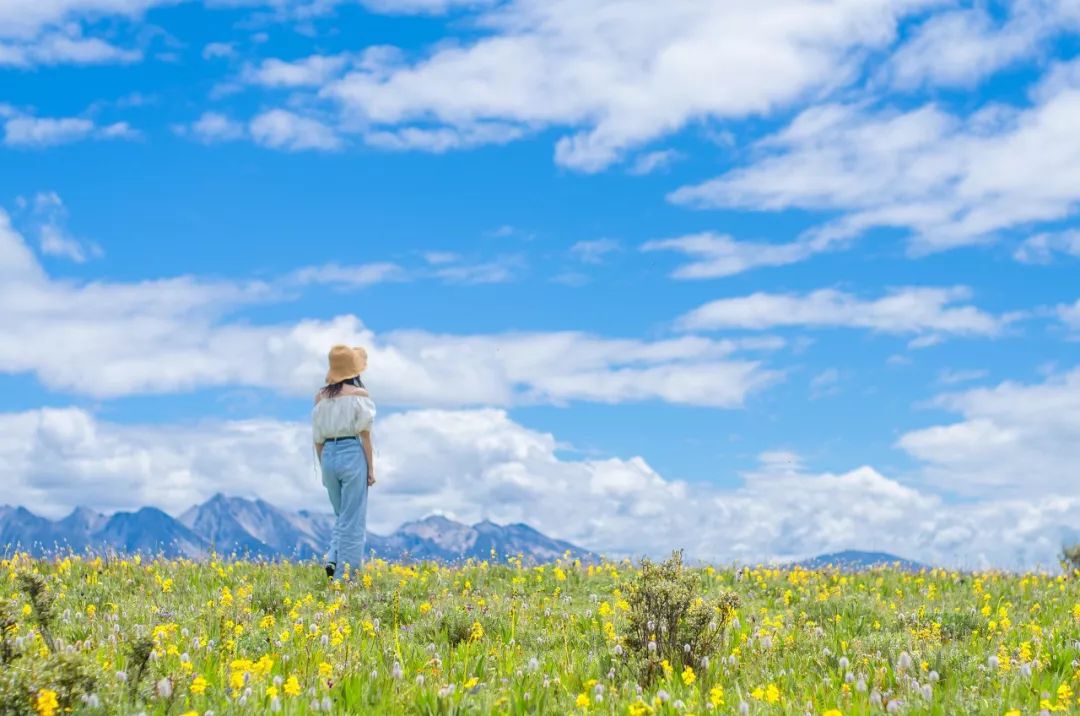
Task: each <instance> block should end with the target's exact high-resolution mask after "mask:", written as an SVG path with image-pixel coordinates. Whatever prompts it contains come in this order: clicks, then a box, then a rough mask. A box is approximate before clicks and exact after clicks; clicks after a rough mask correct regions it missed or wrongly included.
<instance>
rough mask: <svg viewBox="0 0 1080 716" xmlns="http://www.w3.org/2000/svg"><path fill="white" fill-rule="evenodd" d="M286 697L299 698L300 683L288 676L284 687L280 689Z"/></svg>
mask: <svg viewBox="0 0 1080 716" xmlns="http://www.w3.org/2000/svg"><path fill="white" fill-rule="evenodd" d="M282 688H283V690H284V691H285V695H286V696H299V695H300V682H299V681H297V679H296V677H295V676H290V677H289V678H288V679H287V680H286V681H285V686H283V687H282Z"/></svg>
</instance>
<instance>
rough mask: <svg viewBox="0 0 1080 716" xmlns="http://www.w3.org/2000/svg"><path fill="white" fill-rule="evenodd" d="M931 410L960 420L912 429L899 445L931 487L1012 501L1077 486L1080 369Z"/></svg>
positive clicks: (976, 393)
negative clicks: (1006, 497) (1009, 497)
mask: <svg viewBox="0 0 1080 716" xmlns="http://www.w3.org/2000/svg"><path fill="white" fill-rule="evenodd" d="M936 405H937V406H938V407H941V408H943V409H946V410H949V411H952V412H955V413H959V414H960V416H961V420H959V421H957V422H954V423H950V424H946V425H934V426H931V427H927V428H923V429H920V430H913V431H911V432H908V433H906V434H904V435H903V436H902V437H901V438H900V440H899V442H898V445H899V447H900V448H902V449H904V450H906V451H907V452H908V453H910V454H911V455H912V456H913V457H915V458H916V459H918V460H919V461H920V462H922V463H923V464H924V469H923V473H924V477H925V479H926V480H927V481H928V482H929V483H932V484H934V485H938V486H941V487H942V488H945V489H949V490H952V491H955V492H958V493H962V494H967V495H984V494H999V495H1000V494H1007V495H1012V496H1014V497H1016V498H1018V499H1019V498H1022V497H1024V496H1029V495H1032V494H1041V493H1053V492H1058V491H1065V492H1070V491H1071V492H1076V491H1077V490H1078V489H1080V480H1077V477H1076V465H1077V464H1078V461H1080V368H1074V369H1073V370H1072V371H1070V372H1066V373H1064V374H1059V375H1054V376H1052V377H1050V378H1049V379H1047V380H1046V381H1044V382H1042V383H1033V384H1024V383H1017V382H1013V381H1006V382H1003V383H1001V384H999V385H997V386H994V387H984V388H975V389H972V390H968V391H965V392H960V393H950V394H947V395H944V396H941V397H940V398H938V399H937V401H936Z"/></svg>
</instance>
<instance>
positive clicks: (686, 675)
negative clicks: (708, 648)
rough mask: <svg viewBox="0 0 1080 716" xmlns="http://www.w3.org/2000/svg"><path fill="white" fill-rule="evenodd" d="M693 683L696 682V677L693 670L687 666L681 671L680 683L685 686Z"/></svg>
mask: <svg viewBox="0 0 1080 716" xmlns="http://www.w3.org/2000/svg"><path fill="white" fill-rule="evenodd" d="M695 681H697V675H696V674H694V670H693V669H692V668H690V666H689V665H687V666H686V668H684V669H683V671H682V682H683V684H685V685H686V686H690V685H691V684H693V683H694V682H695Z"/></svg>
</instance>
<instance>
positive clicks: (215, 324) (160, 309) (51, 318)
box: [0, 212, 783, 408]
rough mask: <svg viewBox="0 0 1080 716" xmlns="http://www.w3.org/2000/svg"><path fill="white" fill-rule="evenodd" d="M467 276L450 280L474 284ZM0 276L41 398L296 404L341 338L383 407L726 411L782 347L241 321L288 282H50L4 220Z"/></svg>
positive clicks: (16, 360)
mask: <svg viewBox="0 0 1080 716" xmlns="http://www.w3.org/2000/svg"><path fill="white" fill-rule="evenodd" d="M447 268H448V267H446V266H440V267H438V270H439V271H443V270H445V269H447ZM465 270H466V275H464V276H460V277H457V276H455V278H459V279H461V280H465V279H472V280H478V279H477V277H476V276H474V275H472V274H470V273H468V266H467V265H466V269H465ZM318 277H319V276H318V275H316V276H315V278H318ZM0 279H2V280H0V314H2V315H4V318H5V320H4V321H3V322H0V373H8V374H32V375H34V376H35V377H36V378H37V379H38V381H39V382H40V383H41V384H42V385H43V386H45V387H46V388H48V389H51V390H64V391H67V392H70V393H74V394H80V395H92V396H96V397H115V396H123V395H134V394H153V393H170V392H175V391H179V390H190V389H194V388H199V387H226V386H240V387H244V386H246V387H259V388H264V389H268V390H272V391H276V392H279V393H282V394H285V395H291V396H308V395H310V394H311V393H312V392H313V391H314V389H315V388H317V387H318V386H319V385H320V381H321V378H322V374H323V370H324V364H325V353H326V350H327V347H328V346H330V345H333V344H335V343H339V342H346V343H349V344H353V345H365V346H367V347H368V351H369V354H370V356H371V366H372V369H371V378H370V382H371V384H372V386H373V389H375V390H376V391H377V393H378V395H379V396H380V398H381V399H382V400H383V401H387V402H388V403H389V404H393V405H412V406H417V405H418V406H455V407H456V406H474V405H517V404H535V403H555V404H563V403H568V402H571V401H593V402H608V403H619V402H631V401H645V400H661V401H666V402H671V403H683V404H691V405H710V406H715V407H725V408H736V407H739V406H741V405H742V403H743V401H744V400H745V399H746V397H747V396H748V395H750V394H751V393H753V392H755V391H758V390H761V389H763V388H765V387H766V386H768V385H769V384H771V383H773V382H775V381H777V380H778V379H779V378H780V377H781V376H780V375H779V374H778V373H777V372H775V371H772V370H769V369H767V368H766V367H764V366H763V365H762V363H761V361H760V360H756V359H750V358H747V357H743V356H737V355H736V354H738V353H743V352H750V351H770V350H776V349H778V348H780V347H782V346H783V342H782V341H778V340H777V339H773V338H766V339H759V340H756V341H723V340H709V339H705V338H700V337H694V336H685V337H681V338H675V339H667V340H657V341H643V340H630V339H618V338H606V337H600V336H595V335H590V334H585V333H577V332H555V333H503V334H491V335H443V334H433V333H429V332H426V331H394V332H390V333H385V334H376V333H374V332H372V331H371V330H370V329H368V328H366V327H365V326H364V325H363V323H362V322H361V321H360V320H359V319H358V318H357V317H356V316H353V315H342V316H338V317H335V318H332V319H310V320H303V321H299V322H297V323H290V324H270V325H253V324H251V323H250V322H248V321H245V320H243V319H240V318H235V317H234V314H236V313H237V312H238V311H240V310H241V309H243V308H244V307H246V306H248V305H250V304H252V303H256V302H265V301H272V300H281V299H283V298H285V296H283V295H282V294H283V293H286V292H288V291H290V290H292V288H294V287H295V286H296V277H295V276H289V277H286V280H285V281H284V282H283V283H280V282H275V283H271V284H267V283H262V282H235V281H233V282H230V281H210V280H203V279H199V278H196V277H190V276H187V277H178V278H171V279H161V280H152V281H142V282H138V283H112V282H95V283H89V284H80V283H76V282H68V281H54V280H51V279H50V278H49V277H48V276H47V275H46V274H45V272H44V271H43V270H42V268H41V266H40V265H39V264H38V263H37V262H36V260H35V259H34V257H33V254H32V253H30V251H29V250H28V248H27V246H26V242H25V241H24V240H23V239H22V237H21V236H20V235H19V234H17V233H16V232H15V231H14V230H13V229H12V228H11V225H10V222H9V220H8V217H7V215H6V214H4V213H2V212H0ZM57 345H64V346H67V347H68V348H69V350H66V351H57V350H56V349H55V348H56V346H57ZM72 354H77V355H78V356H79V360H77V361H73V360H71V359H70V355H72Z"/></svg>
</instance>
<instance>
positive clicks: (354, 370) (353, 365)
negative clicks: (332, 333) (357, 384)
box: [326, 345, 367, 385]
mask: <svg viewBox="0 0 1080 716" xmlns="http://www.w3.org/2000/svg"><path fill="white" fill-rule="evenodd" d="M365 368H367V351H366V350H364V349H363V348H361V347H360V346H356V347H355V348H350V347H349V346H341V345H338V346H334V347H333V348H331V349H330V370H329V371H327V373H326V384H327V385H333V384H334V383H340V382H341V381H343V380H349V379H350V378H355V377H356V376H358V375H360V374H361V373H363V372H364V369H365Z"/></svg>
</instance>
